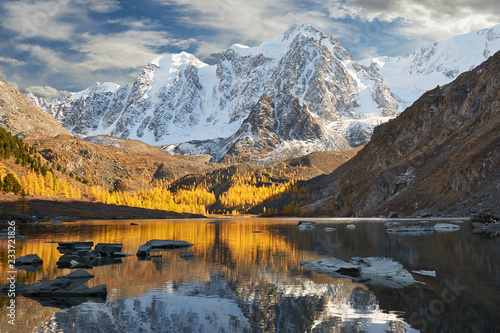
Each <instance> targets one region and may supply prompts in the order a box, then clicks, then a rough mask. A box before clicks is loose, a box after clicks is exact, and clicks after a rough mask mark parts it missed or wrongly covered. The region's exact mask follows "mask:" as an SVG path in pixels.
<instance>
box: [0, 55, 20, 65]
mask: <svg viewBox="0 0 500 333" xmlns="http://www.w3.org/2000/svg"><path fill="white" fill-rule="evenodd" d="M0 62H3V63H6V64H9V65H11V66H22V65H24V64H25V62H24V61H20V60H17V59H13V58H6V57H2V56H0Z"/></svg>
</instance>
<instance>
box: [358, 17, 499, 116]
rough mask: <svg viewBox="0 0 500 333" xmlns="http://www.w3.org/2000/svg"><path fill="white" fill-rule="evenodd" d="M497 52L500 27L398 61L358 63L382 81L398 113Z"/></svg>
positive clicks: (478, 32)
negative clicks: (378, 76) (393, 99)
mask: <svg viewBox="0 0 500 333" xmlns="http://www.w3.org/2000/svg"><path fill="white" fill-rule="evenodd" d="M498 50H500V25H497V26H494V27H492V28H489V29H482V30H477V31H473V32H470V33H468V34H464V35H459V36H455V37H453V38H451V39H448V40H444V41H440V42H436V43H434V44H432V45H429V46H426V47H422V48H421V49H419V50H416V51H414V52H411V53H407V54H405V55H402V56H399V57H379V58H372V59H364V60H361V61H360V62H359V63H360V64H362V65H363V66H365V67H367V68H368V69H369V70H370V71H373V72H374V73H377V74H379V75H380V76H381V77H382V78H383V82H384V84H385V86H387V87H388V88H389V89H390V91H391V93H392V94H393V95H394V96H395V98H396V100H397V101H398V113H399V112H401V111H403V110H404V109H406V108H407V107H408V106H410V105H411V104H412V103H413V102H414V101H416V100H417V99H418V98H419V97H420V96H422V95H423V94H424V93H425V92H426V91H428V90H431V89H434V88H435V87H436V86H438V85H443V84H447V83H450V82H451V81H453V80H454V79H456V78H457V77H458V75H459V74H461V73H463V72H466V71H470V70H472V69H474V68H475V67H476V66H478V65H479V64H481V63H482V62H483V61H485V60H486V59H488V58H489V57H490V56H492V55H493V54H494V53H496V52H497V51H498Z"/></svg>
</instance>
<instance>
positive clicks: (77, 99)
mask: <svg viewBox="0 0 500 333" xmlns="http://www.w3.org/2000/svg"><path fill="white" fill-rule="evenodd" d="M499 49H500V25H499V26H496V27H493V28H491V29H484V30H479V31H476V32H472V33H469V34H466V35H461V36H457V37H454V38H452V39H449V40H446V41H441V42H438V43H434V44H433V45H430V46H427V47H423V48H421V49H419V50H417V51H415V52H412V53H408V54H406V55H403V56H399V57H379V58H373V59H364V60H362V61H359V62H357V61H355V60H354V59H353V58H352V56H351V55H350V54H349V52H348V51H347V50H346V49H344V48H343V47H342V45H341V44H340V42H339V41H338V40H337V39H336V38H333V37H329V36H327V35H326V34H324V33H323V32H321V31H319V30H318V29H316V28H314V27H312V26H310V25H293V26H291V27H290V28H288V29H287V30H286V31H284V32H283V33H281V34H280V35H279V36H277V37H276V38H274V39H271V40H269V41H266V42H264V43H262V44H261V45H259V46H256V47H247V46H243V45H238V44H235V45H233V46H231V47H230V48H229V49H228V50H227V51H225V52H224V54H223V55H222V58H221V59H220V61H219V62H218V63H217V64H216V65H207V64H205V63H203V62H201V61H200V60H198V59H197V58H196V57H194V56H193V55H191V54H188V53H185V52H182V53H180V54H171V55H166V56H162V57H159V58H157V59H154V60H153V61H152V62H150V63H149V64H148V65H147V66H146V67H145V68H144V70H143V71H142V72H141V73H140V75H139V76H138V78H137V80H136V81H135V83H134V84H133V86H132V87H130V86H128V85H125V86H121V87H120V86H118V85H116V84H113V83H104V84H99V83H97V84H96V85H94V86H92V87H90V88H88V89H86V90H84V91H81V92H78V93H73V94H69V95H67V96H64V97H61V98H58V99H55V100H54V101H53V102H52V103H51V104H49V105H47V106H46V107H45V109H46V111H47V112H48V113H50V114H51V115H53V116H54V117H55V118H56V119H57V120H59V121H60V122H61V123H62V124H63V125H64V126H65V127H66V128H67V129H69V130H70V131H72V132H73V133H74V134H79V135H88V136H93V135H103V134H104V135H112V136H118V137H123V138H128V139H137V140H141V141H144V142H146V143H149V144H152V145H161V146H165V149H166V150H168V151H170V152H180V153H188V154H210V155H212V156H213V157H214V160H216V161H220V160H225V161H250V160H252V161H258V162H261V163H267V162H271V161H278V160H283V159H285V158H288V157H291V156H296V155H299V154H305V153H308V152H312V151H317V150H332V151H341V150H346V149H348V148H349V147H351V146H352V147H354V146H359V145H361V144H364V143H366V142H367V141H368V140H369V138H370V137H371V134H372V132H373V128H374V127H375V126H377V125H379V124H381V123H382V122H385V121H387V120H389V119H391V118H393V117H395V116H396V115H397V114H398V113H399V112H401V111H403V110H404V109H405V108H406V107H408V106H409V105H411V104H412V103H413V102H414V101H415V100H416V99H417V98H418V97H420V96H421V95H422V94H423V93H424V92H425V91H427V90H429V89H432V88H434V87H436V86H437V85H442V84H446V83H448V82H450V81H452V80H453V79H454V78H456V77H457V76H458V74H460V73H462V72H464V71H467V70H470V69H472V68H474V67H475V66H477V65H479V64H480V63H481V62H483V61H484V60H485V59H486V58H487V57H488V56H489V55H491V54H493V53H494V52H496V51H497V50H499ZM292 119H293V120H292ZM299 123H300V124H301V125H300V126H302V127H301V129H300V130H299V128H298V126H299Z"/></svg>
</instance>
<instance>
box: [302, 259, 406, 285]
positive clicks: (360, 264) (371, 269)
mask: <svg viewBox="0 0 500 333" xmlns="http://www.w3.org/2000/svg"><path fill="white" fill-rule="evenodd" d="M301 265H302V263H301ZM302 267H304V268H307V269H310V270H312V271H314V272H317V273H321V274H326V275H329V276H331V277H334V278H349V279H351V280H352V281H354V282H358V283H363V284H371V285H376V286H384V287H390V288H403V287H406V286H409V285H411V284H413V283H415V282H416V280H415V279H414V278H413V276H412V275H411V274H410V272H408V271H407V270H406V269H405V268H404V266H403V265H402V264H401V263H399V262H397V261H394V260H393V259H392V258H384V257H368V258H360V257H354V258H352V259H351V261H350V262H345V261H342V260H340V259H337V258H324V259H319V260H316V261H313V262H310V263H306V264H303V265H302Z"/></svg>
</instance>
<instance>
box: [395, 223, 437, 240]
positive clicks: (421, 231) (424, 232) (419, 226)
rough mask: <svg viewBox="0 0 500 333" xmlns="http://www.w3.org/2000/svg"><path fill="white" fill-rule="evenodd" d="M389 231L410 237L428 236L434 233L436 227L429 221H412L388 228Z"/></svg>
mask: <svg viewBox="0 0 500 333" xmlns="http://www.w3.org/2000/svg"><path fill="white" fill-rule="evenodd" d="M387 232H388V233H391V234H397V235H401V236H408V237H426V236H430V235H432V233H433V232H434V229H433V228H432V227H431V226H430V225H429V223H427V222H424V221H422V222H410V223H407V224H402V225H397V226H394V227H392V228H389V229H387Z"/></svg>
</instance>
